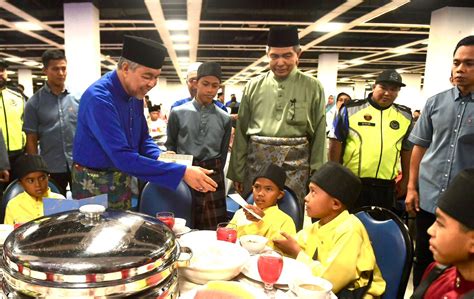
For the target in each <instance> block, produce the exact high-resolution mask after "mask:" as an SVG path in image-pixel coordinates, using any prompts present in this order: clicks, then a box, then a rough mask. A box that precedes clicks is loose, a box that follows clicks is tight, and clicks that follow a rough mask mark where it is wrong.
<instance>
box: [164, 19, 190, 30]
mask: <svg viewBox="0 0 474 299" xmlns="http://www.w3.org/2000/svg"><path fill="white" fill-rule="evenodd" d="M166 27H168V30H170V31H178V30H188V27H189V26H188V21H184V20H168V21H166Z"/></svg>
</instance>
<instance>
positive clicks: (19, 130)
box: [0, 88, 26, 151]
mask: <svg viewBox="0 0 474 299" xmlns="http://www.w3.org/2000/svg"><path fill="white" fill-rule="evenodd" d="M24 108H25V102H24V101H23V97H22V96H21V94H19V93H18V92H15V91H13V90H11V89H8V88H3V89H2V90H0V127H1V128H2V133H3V137H4V139H5V145H6V146H7V150H8V151H18V150H22V149H23V148H24V147H25V143H26V136H25V133H24V132H23V111H24Z"/></svg>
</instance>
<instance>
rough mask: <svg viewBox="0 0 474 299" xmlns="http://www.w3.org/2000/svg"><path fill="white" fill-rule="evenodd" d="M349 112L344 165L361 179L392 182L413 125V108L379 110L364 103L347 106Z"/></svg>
mask: <svg viewBox="0 0 474 299" xmlns="http://www.w3.org/2000/svg"><path fill="white" fill-rule="evenodd" d="M347 113H348V119H349V132H348V136H347V139H346V142H345V149H344V155H343V164H344V165H345V166H346V167H348V168H349V169H350V170H352V172H354V174H356V175H357V176H358V177H360V178H375V179H383V180H393V179H394V178H395V177H396V176H397V174H398V169H399V165H400V151H401V150H402V142H403V139H404V138H405V136H406V135H407V132H408V130H409V128H410V124H411V119H412V117H411V111H410V109H409V108H407V107H404V106H401V105H396V104H393V105H392V106H390V107H389V108H387V109H385V110H379V109H377V108H375V107H373V106H372V105H371V104H370V103H369V101H367V100H365V101H357V102H356V103H354V104H351V105H348V106H347Z"/></svg>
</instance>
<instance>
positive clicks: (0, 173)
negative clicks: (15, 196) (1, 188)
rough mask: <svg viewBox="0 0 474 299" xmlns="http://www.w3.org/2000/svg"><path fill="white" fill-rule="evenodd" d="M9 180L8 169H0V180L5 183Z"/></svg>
mask: <svg viewBox="0 0 474 299" xmlns="http://www.w3.org/2000/svg"><path fill="white" fill-rule="evenodd" d="M9 180H10V173H9V172H8V170H0V182H2V183H6V182H8V181H9Z"/></svg>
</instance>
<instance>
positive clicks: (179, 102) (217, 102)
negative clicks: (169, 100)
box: [170, 97, 227, 112]
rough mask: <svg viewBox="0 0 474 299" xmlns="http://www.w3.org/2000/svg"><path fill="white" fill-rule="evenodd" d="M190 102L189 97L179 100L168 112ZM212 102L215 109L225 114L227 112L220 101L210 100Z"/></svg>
mask: <svg viewBox="0 0 474 299" xmlns="http://www.w3.org/2000/svg"><path fill="white" fill-rule="evenodd" d="M191 100H192V99H191V97H188V98H185V99H181V100H177V101H176V102H174V103H173V105H171V108H170V111H171V110H173V108H176V107H178V106H181V105H183V104H186V103H187V102H191ZM212 102H213V103H214V105H216V106H217V107H219V108H221V109H222V110H224V111H225V112H227V108H226V107H225V106H224V104H222V103H221V102H220V101H216V100H212Z"/></svg>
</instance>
